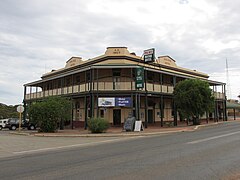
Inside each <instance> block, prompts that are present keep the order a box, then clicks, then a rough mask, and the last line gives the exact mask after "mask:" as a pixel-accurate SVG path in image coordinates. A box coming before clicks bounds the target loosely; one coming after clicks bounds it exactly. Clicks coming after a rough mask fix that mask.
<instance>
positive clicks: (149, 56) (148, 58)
mask: <svg viewBox="0 0 240 180" xmlns="http://www.w3.org/2000/svg"><path fill="white" fill-rule="evenodd" d="M143 57H144V62H153V61H155V49H154V48H152V49H147V50H144V51H143Z"/></svg>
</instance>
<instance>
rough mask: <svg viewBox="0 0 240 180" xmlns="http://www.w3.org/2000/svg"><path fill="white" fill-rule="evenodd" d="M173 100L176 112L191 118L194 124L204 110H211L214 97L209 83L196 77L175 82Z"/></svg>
mask: <svg viewBox="0 0 240 180" xmlns="http://www.w3.org/2000/svg"><path fill="white" fill-rule="evenodd" d="M173 95H174V101H175V103H176V106H177V109H178V112H179V113H180V114H181V116H183V117H185V118H188V119H189V118H192V119H193V123H194V124H199V123H200V122H199V117H200V116H202V115H203V114H204V113H205V112H211V111H212V110H213V107H214V97H213V95H212V90H211V89H210V87H209V84H208V83H207V82H205V81H201V80H198V79H186V80H184V81H180V82H179V83H177V85H176V87H175V89H174V92H173Z"/></svg>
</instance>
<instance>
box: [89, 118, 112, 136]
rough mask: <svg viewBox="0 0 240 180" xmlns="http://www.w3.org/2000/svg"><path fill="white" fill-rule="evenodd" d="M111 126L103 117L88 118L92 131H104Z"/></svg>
mask: <svg viewBox="0 0 240 180" xmlns="http://www.w3.org/2000/svg"><path fill="white" fill-rule="evenodd" d="M108 128H109V123H108V121H107V120H106V119H103V118H91V119H89V120H88V129H89V130H90V131H91V132H92V133H103V132H105V131H106V130H107V129H108Z"/></svg>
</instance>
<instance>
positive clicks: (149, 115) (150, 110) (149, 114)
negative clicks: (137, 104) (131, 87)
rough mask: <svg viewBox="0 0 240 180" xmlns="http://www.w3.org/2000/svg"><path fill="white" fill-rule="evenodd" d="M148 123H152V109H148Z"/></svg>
mask: <svg viewBox="0 0 240 180" xmlns="http://www.w3.org/2000/svg"><path fill="white" fill-rule="evenodd" d="M148 123H149V124H152V123H153V110H152V109H148Z"/></svg>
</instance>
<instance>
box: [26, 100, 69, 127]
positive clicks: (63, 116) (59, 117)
mask: <svg viewBox="0 0 240 180" xmlns="http://www.w3.org/2000/svg"><path fill="white" fill-rule="evenodd" d="M29 118H30V121H32V122H33V123H36V124H37V125H38V126H39V127H40V131H41V132H55V131H56V130H57V128H58V127H59V125H62V124H63V122H64V121H68V120H70V118H71V102H70V101H69V100H68V99H66V98H63V97H49V98H46V99H44V100H43V101H41V102H35V103H33V104H31V105H30V108H29Z"/></svg>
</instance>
